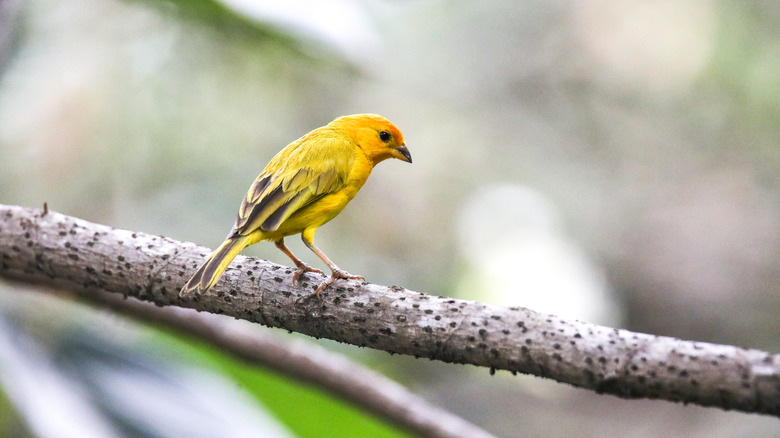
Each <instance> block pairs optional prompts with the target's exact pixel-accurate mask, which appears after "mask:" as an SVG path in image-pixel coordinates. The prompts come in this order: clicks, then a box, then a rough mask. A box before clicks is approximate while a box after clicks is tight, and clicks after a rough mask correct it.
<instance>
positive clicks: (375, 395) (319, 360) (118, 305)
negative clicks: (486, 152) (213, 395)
mask: <svg viewBox="0 0 780 438" xmlns="http://www.w3.org/2000/svg"><path fill="white" fill-rule="evenodd" d="M78 296H79V297H80V298H82V299H86V300H87V301H89V302H91V303H93V304H96V305H98V306H100V307H102V308H108V309H111V310H112V311H114V312H117V313H120V314H123V315H127V316H130V317H133V318H136V319H138V320H141V321H145V322H149V323H152V324H156V325H160V326H164V327H167V328H172V329H174V330H177V331H179V332H181V333H183V334H185V335H188V336H191V337H193V338H195V339H197V340H198V341H200V342H208V343H209V344H211V345H212V346H213V347H214V348H217V349H220V350H222V351H224V352H226V353H228V354H230V355H233V356H234V357H238V358H241V359H243V360H245V361H247V362H250V363H253V364H258V365H262V366H264V367H266V368H270V369H273V370H275V371H277V372H279V373H282V374H284V375H287V376H289V377H292V378H294V379H296V380H297V381H299V382H308V383H311V384H313V385H316V386H318V387H320V388H322V389H325V390H326V391H329V392H331V393H332V394H334V395H336V396H338V397H341V398H343V399H346V400H348V401H351V402H352V403H354V404H355V405H357V406H360V407H361V408H363V409H365V410H367V411H369V412H372V413H374V414H375V415H377V416H378V417H381V418H384V419H386V420H389V421H391V422H393V423H395V424H396V425H398V426H400V427H402V428H405V429H406V430H408V431H410V432H413V433H414V434H415V435H418V436H424V437H430V438H490V437H492V436H493V435H491V434H489V433H487V432H486V431H484V430H482V429H480V428H478V427H477V426H475V425H473V424H471V423H469V422H467V421H465V420H464V419H462V418H460V417H458V416H456V415H454V414H452V413H450V412H448V411H446V410H443V409H441V408H438V407H436V406H434V405H432V404H431V403H428V402H427V401H426V400H425V399H423V398H421V397H419V396H417V395H415V394H413V393H412V392H410V391H409V390H408V389H406V388H405V387H403V386H401V385H400V384H398V383H396V382H394V381H393V380H391V379H389V378H387V377H385V376H384V375H382V374H379V373H377V372H374V371H372V370H370V369H368V368H366V367H364V366H362V365H360V364H358V363H356V362H354V361H351V360H349V359H348V358H346V357H344V356H342V355H339V354H336V353H332V352H329V351H327V350H325V349H324V348H319V347H317V346H316V345H312V343H310V342H294V341H293V342H290V341H289V340H286V341H282V340H279V339H277V338H276V337H275V336H271V335H270V334H268V333H263V332H259V331H257V330H251V329H252V328H253V327H251V326H248V325H245V324H240V325H239V324H235V322H236V321H235V320H233V319H230V318H225V317H220V316H219V315H212V314H208V313H203V312H194V311H192V310H191V309H182V308H177V307H172V306H169V307H157V306H155V305H153V304H150V303H146V302H143V301H138V300H136V299H133V298H126V299H123V298H122V297H121V296H119V295H117V294H109V293H105V292H97V291H82V292H80V293H79V294H78Z"/></svg>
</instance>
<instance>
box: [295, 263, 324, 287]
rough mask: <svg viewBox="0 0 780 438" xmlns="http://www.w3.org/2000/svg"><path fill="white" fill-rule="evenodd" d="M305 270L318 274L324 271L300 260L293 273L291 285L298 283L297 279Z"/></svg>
mask: <svg viewBox="0 0 780 438" xmlns="http://www.w3.org/2000/svg"><path fill="white" fill-rule="evenodd" d="M306 272H316V273H318V274H324V272H322V271H320V270H319V269H317V268H312V267H311V266H309V265H307V264H306V263H303V262H301V264H300V265H298V269H297V270H296V271H295V274H293V286H295V285H297V284H298V279H299V278H300V277H301V275H302V274H305V273H306Z"/></svg>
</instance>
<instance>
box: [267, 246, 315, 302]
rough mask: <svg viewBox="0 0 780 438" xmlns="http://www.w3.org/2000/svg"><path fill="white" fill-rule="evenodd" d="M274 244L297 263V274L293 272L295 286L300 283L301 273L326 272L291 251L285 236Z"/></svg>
mask: <svg viewBox="0 0 780 438" xmlns="http://www.w3.org/2000/svg"><path fill="white" fill-rule="evenodd" d="M274 245H276V247H277V248H279V250H281V251H282V252H283V253H285V254H287V257H289V258H290V260H292V261H293V263H295V267H296V268H298V269H297V270H296V271H295V274H293V286H295V285H296V284H298V278H299V277H300V276H301V274H303V273H305V272H318V273H320V274H324V272H322V271H320V270H319V269H317V268H312V267H311V266H309V265H307V264H306V263H304V262H302V261H301V260H300V259H299V258H298V257H295V254H293V253H292V251H290V249H289V248H287V247H286V246H285V245H284V238H281V239H279V240H277V241H276V242H274ZM318 296H319V294H318Z"/></svg>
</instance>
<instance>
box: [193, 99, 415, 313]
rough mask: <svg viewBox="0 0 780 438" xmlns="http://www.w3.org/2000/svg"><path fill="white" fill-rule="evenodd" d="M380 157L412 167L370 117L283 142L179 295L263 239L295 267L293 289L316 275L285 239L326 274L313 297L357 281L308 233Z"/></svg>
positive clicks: (395, 137) (392, 135) (397, 134)
mask: <svg viewBox="0 0 780 438" xmlns="http://www.w3.org/2000/svg"><path fill="white" fill-rule="evenodd" d="M388 158H397V159H399V160H403V161H406V162H408V163H411V162H412V156H411V155H410V154H409V150H408V149H407V148H406V145H405V143H404V137H403V134H401V131H400V130H398V128H396V127H395V125H393V124H392V123H390V121H389V120H387V119H385V118H384V117H382V116H378V115H376V114H355V115H351V116H344V117H339V118H338V119H336V120H334V121H332V122H330V123H328V124H327V125H326V126H323V127H320V128H317V129H315V130H313V131H311V132H309V133H308V134H306V135H304V136H303V137H301V138H299V139H298V140H295V141H294V142H292V143H290V144H289V145H287V147H285V148H284V149H282V150H281V151H279V153H277V154H276V156H274V157H273V158H272V159H271V161H270V162H269V163H268V165H266V166H265V169H263V172H262V173H261V174H260V175H259V176H258V177H257V179H255V182H254V183H252V185H251V186H250V187H249V191H248V192H247V194H246V196H245V197H244V200H243V201H242V202H241V207H240V208H239V209H238V218H237V219H236V223H235V225H233V229H232V230H230V233H228V236H227V238H226V240H225V241H224V242H223V243H222V245H220V246H219V248H217V250H216V251H214V253H213V254H211V256H209V258H208V259H207V260H206V262H205V263H204V264H203V265H202V266H201V267H200V268H198V270H197V271H196V272H195V274H194V275H193V276H192V278H190V280H189V281H188V282H187V284H185V285H184V287H183V288H182V289H181V292H180V293H179V295H180V296H184V295H186V294H189V293H191V292H198V293H203V292H205V291H207V290H209V289H210V288H211V287H213V286H214V285H215V284H217V281H218V280H219V278H220V277H221V276H222V273H224V272H225V269H227V267H228V265H229V264H230V262H231V261H233V259H234V258H235V257H236V255H238V253H240V252H241V250H242V249H244V248H246V247H247V246H249V245H253V244H255V243H257V242H260V241H263V240H271V241H273V242H274V243H275V244H276V247H277V248H279V249H280V250H282V252H284V253H285V254H287V256H288V257H290V259H292V261H293V263H295V266H296V267H297V268H298V269H297V270H296V271H295V274H294V275H293V285H295V284H297V282H298V278H299V277H300V276H301V274H303V273H305V272H319V273H320V274H322V273H323V272H322V271H320V270H319V269H315V268H312V267H311V266H309V265H307V264H306V263H304V262H302V261H301V260H299V259H298V258H297V257H295V255H293V253H292V252H291V251H290V250H289V249H288V248H287V247H286V246H285V245H284V238H285V237H286V236H290V235H293V234H298V233H300V234H301V239H302V240H303V243H304V244H306V246H307V247H308V248H309V249H310V250H312V251H313V252H314V253H315V254H317V257H319V258H320V259H321V260H322V261H323V262H325V264H326V265H328V267H329V268H330V270H331V271H332V274H331V276H330V278H328V279H327V280H325V281H324V282H322V283H321V284H320V285H319V287H318V288H317V297H319V296H320V292H322V291H323V290H324V289H325V288H326V287H328V285H330V284H331V283H333V282H334V281H335V280H336V279H339V278H346V279H358V280H363V279H364V278H363V277H361V276H358V275H352V274H350V273H348V272H346V271H344V270H342V269H340V268H339V267H338V266H336V264H335V263H333V262H332V261H330V259H329V258H328V257H327V256H326V255H325V253H323V252H322V251H320V250H319V248H317V247H316V246H314V233H315V232H316V231H317V227H319V226H321V225H323V224H324V223H326V222H328V221H329V220H331V219H333V218H334V217H336V215H338V214H339V213H340V212H341V210H343V209H344V207H345V206H346V205H347V203H349V201H351V200H352V198H354V197H355V194H356V193H357V192H358V190H360V188H361V187H362V186H363V183H365V182H366V179H368V176H369V175H370V174H371V170H372V169H373V168H374V166H376V165H377V164H378V163H380V162H381V161H384V160H386V159H388Z"/></svg>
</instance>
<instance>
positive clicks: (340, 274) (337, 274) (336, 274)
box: [317, 269, 366, 298]
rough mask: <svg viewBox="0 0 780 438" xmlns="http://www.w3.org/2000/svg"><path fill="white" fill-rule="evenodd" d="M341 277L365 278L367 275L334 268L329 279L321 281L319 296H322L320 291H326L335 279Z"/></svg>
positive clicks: (318, 290)
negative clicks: (353, 273) (363, 275)
mask: <svg viewBox="0 0 780 438" xmlns="http://www.w3.org/2000/svg"><path fill="white" fill-rule="evenodd" d="M339 278H343V279H346V280H365V279H366V278H365V277H362V276H360V275H352V274H350V273H349V272H347V271H342V270H341V269H334V270H333V273H332V274H330V277H328V279H327V280H325V281H323V282H322V283H320V286H319V287H318V288H317V298H319V297H320V292H322V291H324V290H325V288H326V287H328V286H330V285H331V284H333V282H334V281H336V280H337V279H339Z"/></svg>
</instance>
